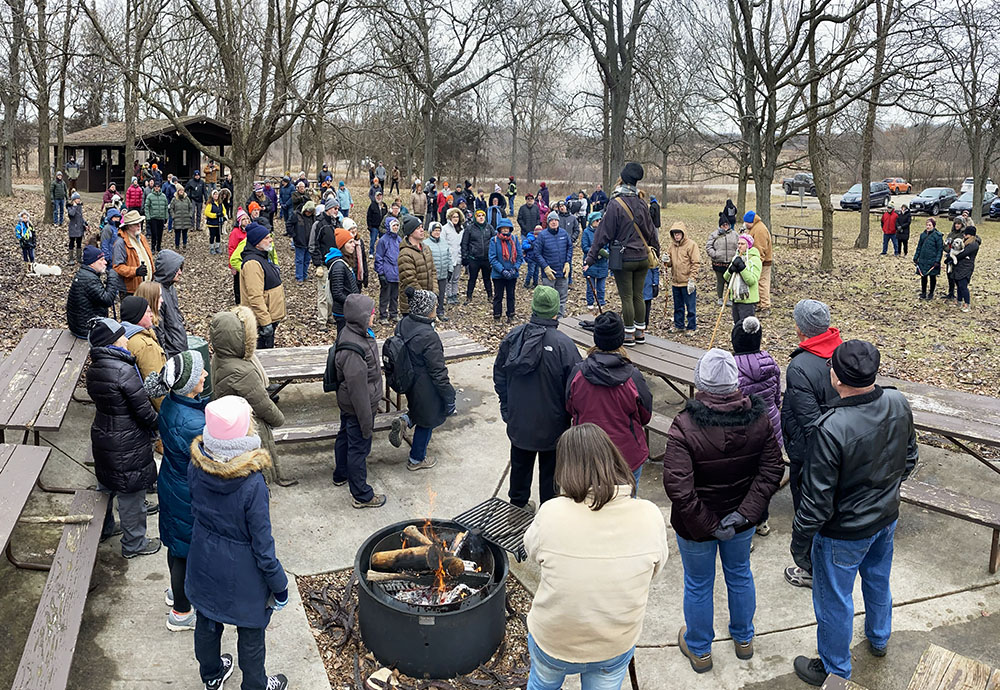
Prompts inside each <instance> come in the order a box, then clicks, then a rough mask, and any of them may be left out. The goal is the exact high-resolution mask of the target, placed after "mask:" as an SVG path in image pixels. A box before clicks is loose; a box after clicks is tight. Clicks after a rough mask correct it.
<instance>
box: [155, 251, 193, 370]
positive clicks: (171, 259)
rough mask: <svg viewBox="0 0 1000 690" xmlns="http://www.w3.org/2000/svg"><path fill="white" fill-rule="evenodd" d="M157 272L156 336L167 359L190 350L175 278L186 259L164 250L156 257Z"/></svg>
mask: <svg viewBox="0 0 1000 690" xmlns="http://www.w3.org/2000/svg"><path fill="white" fill-rule="evenodd" d="M156 258H157V259H158V261H157V263H156V272H155V273H153V280H155V281H156V282H157V283H159V284H160V322H159V323H158V324H157V325H156V336H157V338H159V340H160V345H161V346H162V347H163V351H164V352H165V353H167V357H173V356H174V355H176V354H177V353H178V352H183V351H184V350H186V349H188V344H187V326H186V325H185V323H184V315H183V314H181V307H180V302H179V301H178V300H177V287H176V286H175V285H174V276H175V275H176V274H177V270H178V269H179V268H180V267H181V266H183V264H184V257H183V256H181V255H180V254H178V253H177V252H175V251H174V250H172V249H164V250H162V251H161V252H160V253H159V254H157V255H156Z"/></svg>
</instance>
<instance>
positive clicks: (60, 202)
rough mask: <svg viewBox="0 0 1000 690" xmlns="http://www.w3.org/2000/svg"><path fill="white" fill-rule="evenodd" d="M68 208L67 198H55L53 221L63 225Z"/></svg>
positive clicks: (53, 201) (53, 202)
mask: <svg viewBox="0 0 1000 690" xmlns="http://www.w3.org/2000/svg"><path fill="white" fill-rule="evenodd" d="M65 210H66V200H65V199H53V200H52V222H53V223H55V224H56V225H62V223H63V213H64V212H65Z"/></svg>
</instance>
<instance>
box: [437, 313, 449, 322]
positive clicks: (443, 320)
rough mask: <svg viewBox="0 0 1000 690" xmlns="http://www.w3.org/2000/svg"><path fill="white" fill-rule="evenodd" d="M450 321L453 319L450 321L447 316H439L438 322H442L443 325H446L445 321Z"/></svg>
mask: <svg viewBox="0 0 1000 690" xmlns="http://www.w3.org/2000/svg"><path fill="white" fill-rule="evenodd" d="M450 320H451V319H449V318H448V317H447V316H445V315H444V314H438V321H440V322H441V323H444V322H445V321H450Z"/></svg>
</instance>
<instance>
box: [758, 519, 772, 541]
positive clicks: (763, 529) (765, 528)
mask: <svg viewBox="0 0 1000 690" xmlns="http://www.w3.org/2000/svg"><path fill="white" fill-rule="evenodd" d="M770 533H771V525H769V524H767V520H764V522H762V523H760V524H759V525H757V534H758V535H760V536H762V537H766V536H767V535H769V534H770Z"/></svg>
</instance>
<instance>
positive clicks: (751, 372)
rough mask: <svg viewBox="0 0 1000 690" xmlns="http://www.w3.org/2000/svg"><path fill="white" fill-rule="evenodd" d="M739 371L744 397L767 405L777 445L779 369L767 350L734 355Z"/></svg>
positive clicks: (779, 399)
mask: <svg viewBox="0 0 1000 690" xmlns="http://www.w3.org/2000/svg"><path fill="white" fill-rule="evenodd" d="M735 358H736V367H737V368H738V369H739V371H740V390H741V391H742V392H743V394H744V395H756V396H758V397H759V398H761V399H763V401H764V403H765V404H766V405H767V416H768V419H770V420H771V426H772V427H773V428H774V436H775V438H776V439H778V445H782V443H783V442H782V439H781V413H780V412H779V410H780V409H781V369H779V368H778V363H777V362H775V361H774V357H772V356H771V355H770V354H768V352H767V350H761V351H760V352H752V353H749V354H742V355H735Z"/></svg>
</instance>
